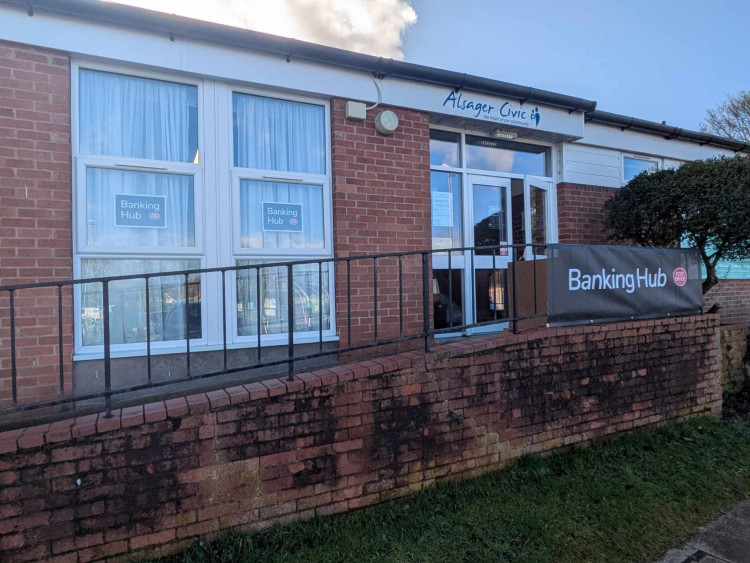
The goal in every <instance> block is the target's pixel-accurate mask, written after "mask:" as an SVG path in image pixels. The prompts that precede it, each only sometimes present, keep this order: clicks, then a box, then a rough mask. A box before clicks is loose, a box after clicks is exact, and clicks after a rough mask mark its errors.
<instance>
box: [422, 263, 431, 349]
mask: <svg viewBox="0 0 750 563" xmlns="http://www.w3.org/2000/svg"><path fill="white" fill-rule="evenodd" d="M427 256H428V255H427V252H422V316H423V317H424V318H423V321H424V351H425V352H429V351H430V293H429V286H430V277H429V272H428V271H427V269H428V268H427V266H428V261H427Z"/></svg>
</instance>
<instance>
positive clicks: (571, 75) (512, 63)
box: [119, 0, 750, 129]
mask: <svg viewBox="0 0 750 563" xmlns="http://www.w3.org/2000/svg"><path fill="white" fill-rule="evenodd" d="M119 1H120V2H122V3H127V4H133V5H140V6H141V7H147V8H150V9H158V10H161V11H166V12H170V13H177V14H180V15H185V16H189V17H195V18H199V19H207V20H212V21H218V22H219V23H224V24H229V25H235V26H240V27H247V28H250V29H256V30H259V31H265V32H268V33H274V34H278V35H285V36H288V37H295V38H297V39H302V40H306V41H312V42H315V43H324V44H329V45H333V46H335V47H341V48H345V49H351V50H355V51H360V52H364V53H369V54H373V55H377V56H384V57H392V58H396V59H402V60H406V61H408V62H413V63H418V64H424V65H429V66H434V67H438V68H444V69H449V70H455V71H459V72H466V73H469V74H476V75H479V76H484V77H488V78H494V79H497V80H504V81H506V82H513V83H517V84H522V85H524V86H533V87H535V88H540V89H544V90H552V91H554V92H559V93H562V94H568V95H571V96H576V97H582V98H586V99H589V100H596V101H597V102H598V105H597V108H598V109H601V110H605V111H611V112H615V113H621V114H625V115H630V116H634V117H639V118H642V119H649V120H652V121H657V122H661V121H663V120H664V121H666V122H667V123H668V124H670V125H675V126H679V127H684V128H687V129H697V128H698V127H699V124H700V122H701V120H702V119H703V118H704V116H705V112H706V109H707V108H709V107H714V106H715V105H717V104H718V103H720V102H722V101H723V100H725V99H726V97H727V96H728V95H730V94H737V93H739V92H740V91H741V90H743V89H744V90H750V56H748V49H747V44H748V33H749V31H748V27H747V24H748V22H750V1H747V0H627V1H626V0H566V1H560V0H513V1H509V0H119Z"/></svg>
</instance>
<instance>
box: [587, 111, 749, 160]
mask: <svg viewBox="0 0 750 563" xmlns="http://www.w3.org/2000/svg"><path fill="white" fill-rule="evenodd" d="M586 121H590V122H592V123H600V124H602V125H610V126H613V127H619V128H620V129H621V130H623V131H625V130H626V129H630V130H633V131H641V132H643V133H650V134H652V135H660V136H662V137H664V138H665V139H667V140H671V139H678V140H680V141H692V142H694V143H698V144H700V145H712V146H715V147H721V148H724V149H730V150H733V151H734V152H750V144H749V143H746V142H744V141H738V140H736V139H730V138H728V137H719V136H717V135H711V134H710V133H701V132H700V131H690V130H689V129H682V128H680V127H674V126H672V125H665V124H663V123H656V122H654V121H647V120H645V119H638V118H637V117H628V116H626V115H620V114H617V113H609V112H608V111H601V110H595V111H593V112H591V113H589V114H587V115H586Z"/></svg>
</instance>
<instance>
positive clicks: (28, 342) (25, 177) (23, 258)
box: [0, 42, 73, 408]
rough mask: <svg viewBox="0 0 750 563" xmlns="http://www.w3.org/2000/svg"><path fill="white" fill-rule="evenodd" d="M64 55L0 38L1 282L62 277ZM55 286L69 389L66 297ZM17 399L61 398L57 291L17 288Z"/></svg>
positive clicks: (1, 336)
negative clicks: (60, 302) (60, 297)
mask: <svg viewBox="0 0 750 563" xmlns="http://www.w3.org/2000/svg"><path fill="white" fill-rule="evenodd" d="M70 168H71V146H70V60H69V58H68V56H67V54H64V53H59V52H55V51H48V50H44V49H36V48H33V47H29V46H25V45H17V44H12V43H7V42H0V285H10V284H24V283H33V282H40V281H49V280H61V279H70V278H71V277H72V274H73V270H72V265H73V260H72V254H73V246H72V219H71V217H72V211H71V209H72V207H71V205H72V203H71V202H72V195H71V194H72V191H71V170H70ZM71 295H72V293H71V291H70V289H66V290H65V291H63V313H64V319H63V320H64V324H63V327H64V328H63V333H64V360H65V361H64V364H65V366H66V372H65V377H66V378H67V379H68V382H67V386H68V388H70V368H71V354H72V334H73V326H72V325H73V323H72V319H73V317H72V312H73V311H72V299H71ZM15 302H16V303H15V305H16V347H17V367H18V397H19V403H28V402H32V401H37V400H43V399H49V398H54V397H57V396H59V391H60V389H59V348H58V296H57V290H56V289H54V288H53V289H44V290H19V291H17V292H16V293H15ZM9 325H10V319H9V297H8V292H5V291H3V292H0V408H1V407H4V406H9V403H10V396H11V361H10V358H11V353H10V326H9Z"/></svg>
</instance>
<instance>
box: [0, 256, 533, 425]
mask: <svg viewBox="0 0 750 563" xmlns="http://www.w3.org/2000/svg"><path fill="white" fill-rule="evenodd" d="M546 246H547V245H546V244H500V245H495V246H477V247H456V248H450V249H433V250H415V251H404V252H389V253H381V254H370V255H361V256H339V257H330V258H314V259H306V260H293V261H283V262H267V263H258V264H244V265H240V266H225V267H215V268H199V269H191V270H178V271H170V272H158V273H149V274H129V275H121V276H108V277H98V278H85V279H75V280H60V281H49V282H39V283H31V284H16V285H6V286H0V297H2V296H3V294H5V293H7V294H8V297H9V300H8V303H9V308H8V312H9V328H10V355H11V394H12V397H11V399H12V406H11V407H9V408H5V409H0V415H2V414H7V413H11V412H18V411H25V410H30V409H37V408H41V407H50V406H56V405H62V404H66V403H72V402H76V401H86V400H90V399H97V398H98V399H101V398H104V401H105V410H106V415H107V416H110V415H111V412H112V397H113V396H114V395H117V394H122V393H128V392H135V391H140V390H145V389H152V388H158V387H161V386H165V385H174V384H179V383H183V382H188V381H196V380H201V379H206V378H211V377H216V376H220V375H226V374H232V373H237V372H241V371H248V370H254V369H258V368H265V367H271V366H278V365H282V364H287V369H288V377H289V378H290V379H293V373H294V364H295V362H301V361H304V360H313V359H316V358H322V357H326V356H331V355H335V354H340V353H346V352H354V351H361V350H365V349H368V348H376V347H379V346H385V345H391V344H397V343H400V342H405V341H409V340H415V339H423V340H424V349H425V351H429V349H430V339H431V337H433V336H435V335H438V334H445V333H460V332H465V331H467V330H469V329H472V328H479V327H484V326H491V325H496V324H505V323H510V324H511V325H512V327H513V331H514V332H517V331H518V322H519V321H522V320H525V319H530V318H538V317H542V316H544V313H541V312H540V311H539V309H538V303H537V266H536V262H537V255H538V253H537V251H536V249H539V248H541V249H545V248H546ZM527 249H530V251H531V257H532V260H533V262H534V266H533V293H534V312H533V314H528V315H519V314H518V313H519V311H518V301H517V288H518V284H517V279H516V276H517V272H516V268H515V267H514V268H512V286H511V288H512V289H511V295H510V299H511V303H512V307H513V315H512V316H504V317H502V318H498V315H497V306H495V308H494V314H493V317H494V318H493V319H492V320H489V321H483V322H474V323H465V322H463V323H460V324H454V323H453V289H452V278H453V276H452V272H453V271H454V270H456V269H461V270H462V269H464V268H470V269H471V283H472V286H473V287H476V270H475V269H474V266H475V258H476V255H477V252H482V253H483V255H485V256H488V257H489V253H491V256H492V272H493V276H497V272H499V271H502V270H503V268H502V267H500V268H498V267H497V258H498V257H503V258H505V257H506V256H507V257H508V258H509V261H510V262H517V261H519V256H522V255H523V253H524V252H525V251H526V250H527ZM456 254H459V255H463V256H466V255H469V263H465V264H464V265H463V267H461V268H455V267H454V257H455V255H456ZM435 255H444V256H447V261H448V268H440V269H446V270H447V271H448V283H449V290H448V293H449V307H450V323H449V326H447V327H442V328H437V329H436V328H434V327H433V325H432V323H431V318H432V315H431V313H430V294H431V286H432V283H431V275H430V274H431V271H432V268H431V264H430V259H431V258H432V257H434V256H435ZM539 255H542V253H539ZM417 256H418V257H420V258H421V266H420V267H421V278H422V279H421V291H422V311H421V313H422V321H423V322H422V329H421V331H418V332H411V333H408V334H405V332H404V273H403V262H404V259H406V258H408V257H417ZM386 259H396V260H397V263H398V275H397V279H396V280H394V281H393V282H392V283H394V284H397V286H398V336H397V337H396V336H393V337H391V338H386V339H383V338H379V337H378V336H379V335H378V305H379V293H378V285H379V280H378V277H379V276H378V261H381V263H382V261H383V260H386ZM521 259H522V258H521ZM368 261H372V264H373V268H372V273H373V277H372V295H373V300H372V314H373V316H372V323H373V338H372V340H371V341H368V342H365V343H360V344H356V343H355V344H353V343H352V263H362V262H368ZM340 263H343V264H345V266H346V270H345V280H346V283H345V288H346V289H345V291H346V306H347V311H346V330H347V339H346V340H347V342H346V345H345V346H341V345H339V346H338V347H337V348H335V349H328V350H324V347H323V343H324V335H323V332H324V330H323V268H324V265H326V266H329V265H331V267H330V268H329V270H328V272H327V274H326V275H327V276H329V282H328V283H329V284H330V276H331V275H332V272H333V275H334V276H335V265H336V264H340ZM304 265H317V282H318V285H317V287H318V306H317V308H318V311H317V328H318V330H317V332H318V337H317V344H318V350H317V352H313V353H305V354H301V355H295V342H294V340H295V334H294V333H295V332H297V331H295V300H294V292H295V284H294V276H295V274H294V268H295V267H299V266H304ZM268 268H274V269H285V270H286V292H287V296H286V299H287V311H286V325H287V329H286V333H287V343H286V347H287V354H286V357H285V358H283V359H275V360H266V361H263V359H262V354H261V348H262V347H263V346H262V339H261V336H262V334H261V316H262V311H263V309H264V306H263V304H262V302H261V271H262V270H264V269H268ZM253 270H254V271H255V276H254V278H255V283H256V295H255V298H256V310H257V313H256V314H257V324H256V327H255V328H256V333H257V334H256V336H257V340H256V342H255V346H257V350H258V352H257V361H255V362H254V363H251V364H247V365H242V366H237V367H229V365H228V361H227V353H228V349H229V348H228V346H227V345H228V338H227V332H228V327H227V320H228V319H227V317H228V315H227V311H228V309H227V298H228V296H227V279H226V275H227V272H233V273H235V275H236V276H237V278H239V275H240V273H241V272H244V271H253ZM207 274H218V275H220V277H221V302H222V309H221V322H222V327H221V333H222V344H221V349H222V358H223V360H222V369H219V370H217V371H211V372H209V373H201V374H191V365H190V360H191V358H190V356H191V350H190V341H191V340H194V339H195V338H194V337H192V336H191V331H190V326H189V323H190V310H189V288H190V286H191V285H195V284H196V282H195V281H191V277H194V276H199V275H200V276H204V275H207ZM313 275H314V273H313ZM170 277H179V278H181V279H183V280H184V282H181V283H182V284H183V287H184V292H185V297H184V303H183V304H182V305H183V307H184V309H183V316H184V327H183V328H184V337H183V338H181V339H180V338H177V339H174V338H172V339H170V340H169V341H172V342H180V341H182V340H184V342H185V364H186V365H185V368H186V372H185V373H186V377H183V378H177V379H169V380H166V381H154V380H153V378H152V344H151V343H152V338H153V335H152V327H151V324H152V322H151V311H150V307H151V305H150V286H151V283H150V280H152V279H154V278H170ZM493 279H495V280H496V279H497V278H493ZM127 280H143V281H144V283H145V325H146V326H145V330H146V334H145V346H146V365H147V368H146V369H147V382H146V383H142V384H138V385H130V386H125V387H116V388H113V387H112V344H113V343H112V337H111V318H110V315H111V309H110V305H111V302H110V284H112V283H113V282H119V281H127ZM90 284H101V324H102V344H101V345H102V347H103V354H102V358H103V361H104V391H103V392H98V393H90V394H85V395H83V394H78V395H76V394H75V393H73V394H69V395H66V393H65V367H66V365H65V357H64V353H63V346H64V322H63V288H65V287H73V288H75V287H77V286H81V285H90ZM279 285H280V286H282V285H283V283H280V284H279ZM380 285H381V286H382V283H381V284H380ZM390 287H392V285H391V286H390ZM43 288H56V289H57V316H58V319H57V320H58V323H57V324H58V326H57V332H58V343H57V345H58V354H59V360H58V363H59V365H58V376H59V385H60V389H59V397H58V398H57V399H52V400H47V401H41V402H34V403H28V404H19V402H18V388H17V384H18V366H17V361H16V360H17V352H18V350H17V342H16V332H17V330H16V298H17V296H18V295H19V293H20V292H22V291H28V290H33V289H43ZM282 289H283V288H282ZM412 289H413V291H414V292H416V287H414V288H412ZM505 290H507V287H506V288H504V289H503V291H505ZM236 293H237V292H236ZM237 298H238V296H237V295H235V301H237ZM328 299H329V302H328V303H329V319H330V318H331V317H330V310H331V309H330V304H331V296H330V295H328ZM473 301H474V303H473V307H474V320H475V321H476V319H477V317H476V299H474V300H473ZM198 302H199V303H200V302H201V301H200V300H199V301H198ZM463 320H464V321H465V320H466V319H465V317H464V318H463ZM201 322H202V320H201ZM74 324H75V323H74ZM282 324H283V323H282ZM329 326H332V325H331V324H330V321H329ZM307 332H312V331H307ZM139 344H140V342H139ZM251 347H252V346H250V345H249V346H247V348H251ZM232 348H236V346H233V347H232ZM178 353H182V352H178Z"/></svg>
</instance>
